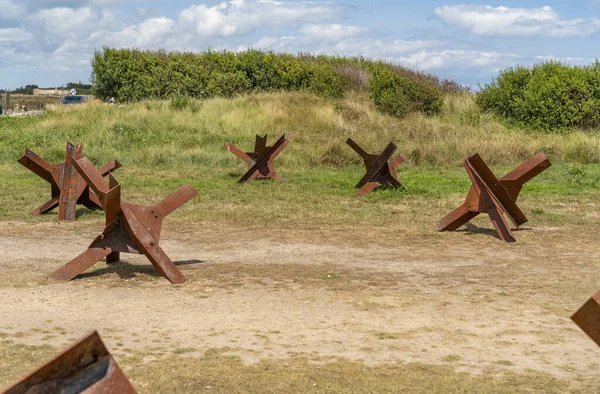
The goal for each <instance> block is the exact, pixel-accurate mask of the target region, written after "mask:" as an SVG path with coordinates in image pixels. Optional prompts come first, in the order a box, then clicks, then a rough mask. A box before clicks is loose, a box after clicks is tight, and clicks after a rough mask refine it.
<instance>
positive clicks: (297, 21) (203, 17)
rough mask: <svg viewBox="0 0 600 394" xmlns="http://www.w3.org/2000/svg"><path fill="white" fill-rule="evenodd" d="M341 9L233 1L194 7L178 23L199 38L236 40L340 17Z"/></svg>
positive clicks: (331, 5) (267, 0) (326, 5)
mask: <svg viewBox="0 0 600 394" xmlns="http://www.w3.org/2000/svg"><path fill="white" fill-rule="evenodd" d="M341 11H342V7H340V6H338V5H336V4H334V3H331V2H305V1H301V2H280V1H273V0H231V1H229V2H224V3H221V4H219V5H215V6H213V7H207V6H206V5H204V4H200V5H192V6H190V7H188V8H186V9H184V10H182V11H180V12H179V22H180V23H181V24H182V27H183V28H184V29H186V30H188V31H191V32H194V33H195V34H197V35H199V36H223V37H228V36H234V35H242V34H247V33H249V32H250V31H253V30H257V29H260V28H262V27H265V26H271V27H273V26H283V27H288V28H291V27H297V26H300V25H302V24H305V23H306V22H309V21H313V22H314V21H317V22H318V21H325V20H329V19H332V18H336V17H339V16H340V14H341Z"/></svg>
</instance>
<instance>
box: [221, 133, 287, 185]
mask: <svg viewBox="0 0 600 394" xmlns="http://www.w3.org/2000/svg"><path fill="white" fill-rule="evenodd" d="M287 145H288V141H287V140H286V139H285V135H284V136H282V137H281V138H280V139H279V140H277V142H275V144H273V146H267V136H266V135H265V136H264V137H260V136H258V135H257V136H256V142H255V144H254V152H243V151H242V150H240V149H238V148H236V147H235V146H233V145H232V144H230V143H229V142H228V143H226V144H225V149H227V150H228V151H229V152H231V153H233V154H234V155H236V156H237V157H239V158H240V159H242V160H244V161H245V162H246V164H247V166H248V171H247V172H246V174H244V176H243V177H242V178H241V179H240V180H239V183H245V182H252V181H253V180H254V179H275V180H277V181H281V182H285V181H286V180H285V178H283V177H282V176H281V175H279V174H277V173H276V172H275V167H274V165H273V160H275V158H276V157H277V156H278V155H279V154H280V153H281V151H282V150H283V149H285V147H286V146H287Z"/></svg>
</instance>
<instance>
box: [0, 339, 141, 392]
mask: <svg viewBox="0 0 600 394" xmlns="http://www.w3.org/2000/svg"><path fill="white" fill-rule="evenodd" d="M3 393H4V394H45V393H48V394H49V393H69V394H71V393H73V394H74V393H84V394H112V393H114V394H135V393H136V391H135V389H134V388H133V386H132V385H131V383H130V382H129V380H127V377H126V376H125V374H123V371H121V368H119V365H118V364H117V362H116V361H115V359H114V358H113V357H112V356H111V355H110V353H109V352H108V350H107V349H106V346H104V343H103V342H102V339H100V336H99V335H98V333H97V332H93V333H92V334H90V335H88V336H86V337H84V338H82V339H80V340H79V341H77V342H75V343H74V344H72V345H71V346H69V347H68V348H67V349H65V350H63V351H62V352H61V353H59V354H58V355H57V356H56V357H54V358H53V359H52V360H50V361H49V362H47V363H46V364H44V365H43V366H41V367H40V368H38V369H37V370H36V371H35V372H33V373H31V374H29V375H27V376H25V377H23V378H22V379H21V380H20V381H19V382H17V383H15V384H14V385H13V386H11V387H9V388H8V389H5V391H3Z"/></svg>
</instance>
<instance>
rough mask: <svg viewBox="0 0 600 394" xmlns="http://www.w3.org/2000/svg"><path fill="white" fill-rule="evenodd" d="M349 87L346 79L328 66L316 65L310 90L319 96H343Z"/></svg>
mask: <svg viewBox="0 0 600 394" xmlns="http://www.w3.org/2000/svg"><path fill="white" fill-rule="evenodd" d="M346 89H347V82H346V80H345V79H344V78H343V77H342V76H341V75H340V74H338V73H337V72H336V71H335V70H334V69H332V68H331V67H328V66H321V65H315V66H314V71H313V75H312V78H311V81H310V86H309V88H308V90H309V91H310V92H312V93H314V94H316V95H317V96H321V97H325V98H327V97H331V98H341V97H343V96H344V92H345V91H346Z"/></svg>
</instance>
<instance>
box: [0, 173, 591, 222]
mask: <svg viewBox="0 0 600 394" xmlns="http://www.w3.org/2000/svg"><path fill="white" fill-rule="evenodd" d="M509 169H510V168H509V167H506V166H501V167H493V170H494V171H495V172H496V173H497V174H499V175H501V174H504V173H505V172H507V171H508V170H509ZM573 169H580V170H581V171H583V172H579V171H577V172H576V174H575V173H574V171H573ZM243 171H244V168H243V167H242V166H241V164H234V166H233V167H232V168H229V169H227V168H217V169H215V170H214V171H211V172H201V171H197V170H196V169H195V168H185V169H180V170H178V171H170V170H152V169H144V168H139V167H133V168H132V167H124V168H122V169H120V170H118V171H117V172H116V177H117V178H118V179H119V180H120V182H121V183H122V185H123V198H124V199H125V200H127V201H131V202H136V203H143V204H153V203H155V202H157V201H159V200H160V199H161V198H162V197H165V196H167V195H168V194H170V193H172V192H174V191H175V190H176V189H177V188H179V187H180V186H182V185H184V184H186V183H191V184H192V185H193V186H194V187H196V189H197V190H198V192H199V194H198V197H197V198H196V199H194V201H193V202H190V203H188V204H186V205H185V206H184V207H182V208H181V209H180V210H178V211H176V212H175V213H173V218H172V220H176V221H178V222H188V223H190V222H194V223H203V222H204V223H206V222H227V223H231V224H235V225H248V224H254V225H264V224H277V225H288V224H299V225H304V226H313V225H357V226H358V225H370V226H396V225H398V224H402V223H409V222H410V223H413V222H415V223H414V224H415V225H416V226H421V227H422V228H429V227H431V226H433V225H434V224H435V223H436V221H437V220H439V218H440V215H441V214H443V213H444V212H446V211H449V210H450V209H452V208H454V206H455V205H457V204H459V203H460V202H462V201H463V199H464V197H465V196H466V193H467V191H468V190H469V187H470V181H469V178H468V176H467V174H466V172H465V171H464V169H463V168H462V167H415V166H407V167H401V168H400V171H399V176H400V178H401V179H402V181H403V182H404V184H405V185H406V186H407V188H408V191H404V190H397V189H385V188H382V189H377V190H376V191H375V192H373V193H371V194H370V195H368V196H367V197H366V198H364V199H357V198H355V197H354V193H355V192H356V189H355V188H354V186H355V184H356V182H357V181H358V180H359V179H360V178H361V177H362V175H363V173H364V168H362V167H359V166H347V167H343V168H333V167H315V168H311V169H309V170H298V169H295V168H291V167H287V166H281V167H280V168H279V172H280V173H281V174H282V175H284V176H285V177H286V178H287V179H288V182H287V183H279V182H275V181H255V182H252V183H250V184H238V183H237V180H238V178H239V177H240V176H241V174H242V173H243ZM598 177H600V165H586V166H581V165H573V164H557V165H554V166H552V167H551V168H550V169H549V170H547V171H546V172H545V173H542V174H541V175H540V176H538V177H537V178H535V179H534V180H532V181H531V182H529V183H528V184H527V185H526V186H525V188H524V189H523V192H522V196H521V197H520V201H522V202H521V203H520V205H521V206H522V208H523V209H524V212H525V213H526V215H528V216H529V217H530V218H531V219H533V218H535V219H536V223H537V225H541V224H547V225H556V224H592V223H594V222H595V219H594V218H593V217H589V216H585V215H574V214H573V213H572V212H571V210H572V209H573V208H574V207H586V206H591V207H592V210H595V208H593V206H595V204H596V201H597V199H598V197H599V196H600V186H599V185H598V184H597V182H596V181H595V179H597V178H598ZM0 184H3V185H7V186H9V187H4V188H2V189H0V215H1V216H2V218H4V220H26V221H54V220H55V219H56V217H55V215H54V214H48V215H43V216H40V217H30V216H28V212H29V211H31V210H32V209H34V208H35V207H36V206H38V205H40V204H41V203H43V202H44V201H45V200H46V199H48V198H49V194H50V187H49V186H48V184H47V183H46V182H45V181H43V180H42V179H41V178H38V177H37V176H36V175H35V174H33V173H30V172H29V171H28V170H26V169H25V168H21V167H20V166H19V165H18V164H16V163H15V164H4V165H0ZM80 213H81V214H82V216H81V218H80V220H100V219H101V218H102V217H103V216H102V212H90V211H87V210H86V209H84V208H81V211H80ZM417 222H418V223H417Z"/></svg>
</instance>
